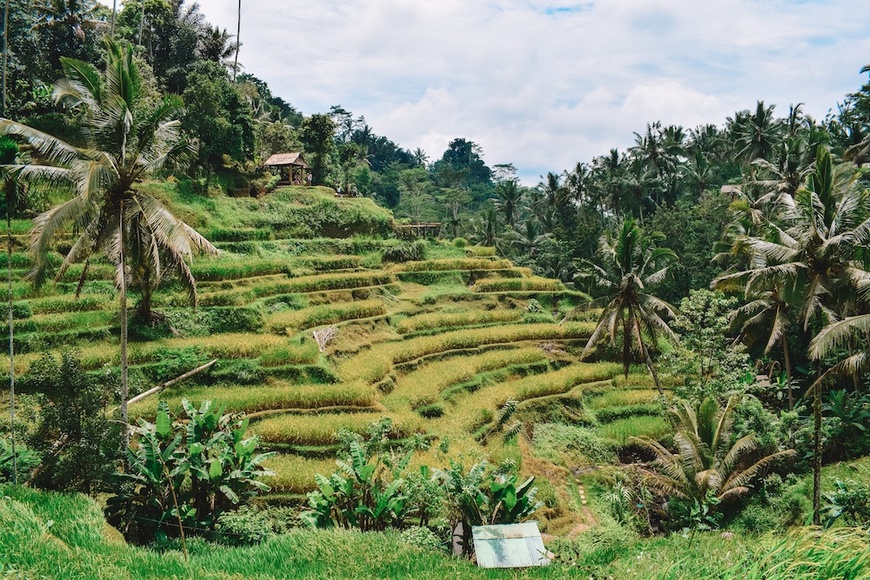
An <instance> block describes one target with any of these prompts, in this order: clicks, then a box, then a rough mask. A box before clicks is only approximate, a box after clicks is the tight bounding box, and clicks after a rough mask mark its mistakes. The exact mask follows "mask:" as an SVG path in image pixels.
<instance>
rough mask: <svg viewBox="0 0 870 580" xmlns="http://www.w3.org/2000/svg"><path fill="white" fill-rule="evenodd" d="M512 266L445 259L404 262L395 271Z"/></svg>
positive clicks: (472, 260) (481, 259) (506, 261)
mask: <svg viewBox="0 0 870 580" xmlns="http://www.w3.org/2000/svg"><path fill="white" fill-rule="evenodd" d="M513 266H514V265H513V264H512V263H511V261H510V260H487V259H483V258H446V259H441V260H425V261H422V262H405V263H404V264H396V265H395V269H396V270H398V271H400V272H421V271H426V270H502V269H506V268H513Z"/></svg>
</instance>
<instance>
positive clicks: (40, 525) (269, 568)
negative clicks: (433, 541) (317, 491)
mask: <svg viewBox="0 0 870 580" xmlns="http://www.w3.org/2000/svg"><path fill="white" fill-rule="evenodd" d="M608 530H609V531H608ZM690 542H691V543H690ZM189 547H190V559H189V561H187V562H185V560H184V557H183V555H182V553H181V552H179V551H167V552H156V551H153V550H149V549H145V548H136V547H131V546H128V545H127V544H125V543H124V542H123V539H121V537H120V534H118V533H117V532H116V531H114V530H113V529H112V528H110V527H109V526H108V525H107V524H106V523H105V521H104V520H103V517H102V513H101V511H100V508H99V506H98V505H97V504H96V503H95V502H94V501H92V500H90V499H89V498H86V497H84V496H81V495H61V494H53V493H45V492H38V491H33V490H28V489H23V488H13V487H11V486H7V487H0V575H3V574H6V577H11V578H50V579H54V578H58V579H60V578H63V579H70V580H72V579H96V580H99V579H111V580H118V579H127V578H130V579H132V578H137V579H139V578H141V579H146V578H153V579H158V578H160V579H163V578H205V579H212V578H224V579H227V578H232V579H241V578H256V579H263V580H266V579H279V578H417V579H427V578H432V579H439V580H440V579H444V578H565V577H577V578H681V579H682V578H686V579H688V578H723V579H724V578H758V579H761V578H764V579H768V580H770V579H783V580H785V579H793V578H807V579H809V578H848V579H855V580H860V579H867V578H870V549H868V537H867V532H865V531H860V530H853V529H849V528H839V529H836V530H832V531H828V532H826V533H824V534H813V533H810V532H807V531H804V532H802V533H801V534H798V535H792V536H788V537H775V536H770V535H768V536H761V537H753V536H746V537H739V536H731V537H728V536H727V535H726V536H725V537H723V536H722V535H721V533H720V532H711V533H699V534H698V535H696V536H695V538H694V539H692V540H690V539H688V538H684V537H682V536H671V537H667V538H655V539H638V538H632V537H631V536H627V537H626V536H624V535H622V534H620V533H618V532H616V531H615V530H614V529H613V528H600V529H594V530H592V531H590V532H587V533H585V534H582V535H581V536H580V537H579V538H578V539H577V540H574V541H567V540H560V541H559V542H557V543H556V544H555V545H553V546H552V548H551V549H554V550H556V551H557V557H558V558H559V559H560V561H558V562H556V563H554V564H553V565H551V566H549V567H546V568H539V569H527V570H515V571H511V570H481V569H478V568H476V567H475V566H474V565H473V564H471V563H470V562H467V561H465V560H461V559H457V558H452V557H448V556H444V555H441V554H440V553H437V552H433V551H426V550H422V549H419V548H415V547H411V546H409V545H407V544H405V543H403V542H402V540H401V538H400V536H399V535H398V534H396V533H384V534H377V533H368V534H362V533H358V532H350V531H344V530H336V531H309V530H298V531H296V532H293V533H290V534H287V535H285V536H280V537H277V538H275V539H272V540H270V541H267V542H265V543H263V544H261V545H259V546H255V547H250V548H229V547H223V546H215V545H212V544H209V543H207V542H204V541H202V540H194V541H191V542H189Z"/></svg>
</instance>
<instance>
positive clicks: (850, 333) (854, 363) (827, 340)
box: [809, 288, 870, 390]
mask: <svg viewBox="0 0 870 580" xmlns="http://www.w3.org/2000/svg"><path fill="white" fill-rule="evenodd" d="M865 289H866V288H865ZM868 332H870V314H861V315H858V316H850V317H848V318H845V319H843V320H840V321H838V322H834V323H833V324H829V325H828V326H826V327H824V328H823V329H822V330H821V331H820V332H819V333H818V334H817V335H816V336H815V337H813V340H812V342H810V350H809V355H810V358H811V359H813V360H821V359H825V358H827V357H829V356H832V355H834V354H837V352H838V351H839V350H840V349H842V348H843V347H851V346H852V344H853V342H854V341H853V339H854V337H855V336H867V333H868ZM864 344H865V348H864V349H862V350H860V351H858V352H854V349H852V348H850V349H849V350H850V352H851V354H849V355H847V356H846V357H845V358H843V359H842V360H841V361H839V362H838V363H837V364H835V365H834V366H832V367H831V368H830V369H828V370H827V371H825V373H824V374H823V375H822V376H821V377H819V379H818V381H817V382H818V383H823V382H827V381H829V380H835V379H838V378H840V377H850V378H858V377H859V376H860V375H862V374H863V373H864V372H865V371H867V369H870V345H868V344H867V343H866V342H865V343H864ZM857 385H858V383H857V382H856V383H855V388H856V390H857V388H858V386H857Z"/></svg>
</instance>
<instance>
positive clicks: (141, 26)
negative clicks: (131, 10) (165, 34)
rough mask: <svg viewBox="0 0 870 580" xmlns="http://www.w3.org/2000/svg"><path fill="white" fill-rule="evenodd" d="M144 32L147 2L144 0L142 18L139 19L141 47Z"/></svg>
mask: <svg viewBox="0 0 870 580" xmlns="http://www.w3.org/2000/svg"><path fill="white" fill-rule="evenodd" d="M143 30H145V0H142V16H141V17H140V18H139V46H142V31H143Z"/></svg>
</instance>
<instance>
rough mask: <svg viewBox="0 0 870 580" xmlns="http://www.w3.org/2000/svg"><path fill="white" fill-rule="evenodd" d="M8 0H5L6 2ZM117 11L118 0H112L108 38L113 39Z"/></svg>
mask: <svg viewBox="0 0 870 580" xmlns="http://www.w3.org/2000/svg"><path fill="white" fill-rule="evenodd" d="M8 1H9V0H7V3H8ZM117 12H118V0H112V24H111V25H110V26H109V38H111V39H112V40H114V39H115V14H116V13H117Z"/></svg>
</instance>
